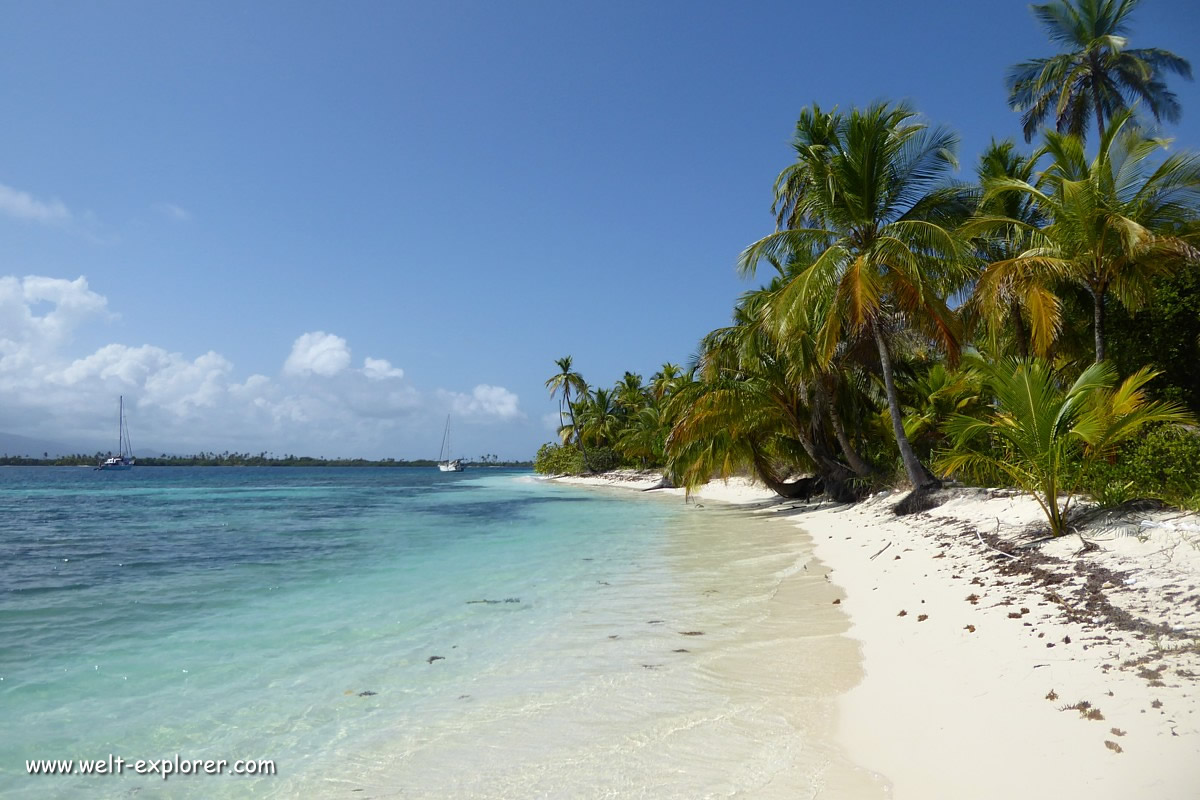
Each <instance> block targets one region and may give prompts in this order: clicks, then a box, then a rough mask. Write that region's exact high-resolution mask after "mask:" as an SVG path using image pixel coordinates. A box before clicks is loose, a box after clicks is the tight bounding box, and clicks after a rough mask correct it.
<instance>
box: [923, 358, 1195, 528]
mask: <svg viewBox="0 0 1200 800" xmlns="http://www.w3.org/2000/svg"><path fill="white" fill-rule="evenodd" d="M978 369H979V371H980V372H981V373H982V374H983V376H984V379H985V381H986V383H987V386H988V388H989V389H990V390H991V391H992V394H993V397H994V404H993V407H992V408H991V410H990V411H988V413H986V414H984V415H981V416H978V417H975V416H966V415H961V414H959V415H955V416H954V417H953V418H951V419H950V420H949V422H948V424H947V425H946V426H945V430H946V432H947V433H948V434H949V435H950V436H951V437H953V439H954V444H955V448H954V449H953V450H949V451H946V452H944V453H943V454H942V455H941V456H940V457H939V459H938V466H939V467H940V468H941V469H943V470H945V471H946V472H949V473H959V474H963V475H967V476H971V475H973V476H977V477H980V478H983V479H984V480H986V479H987V478H988V477H991V476H995V475H1003V476H1006V477H1007V478H1008V479H1009V480H1011V481H1012V483H1013V484H1014V485H1015V486H1018V487H1020V488H1021V489H1024V490H1025V491H1027V492H1029V493H1030V494H1032V495H1033V497H1034V498H1035V499H1036V500H1037V502H1038V505H1040V506H1041V507H1042V510H1043V511H1044V512H1045V514H1046V519H1047V521H1048V522H1049V523H1050V531H1051V534H1052V535H1055V536H1058V535H1061V534H1063V533H1065V532H1066V531H1067V515H1068V512H1069V511H1070V506H1071V503H1072V502H1073V500H1074V499H1075V498H1074V491H1075V487H1076V479H1077V477H1078V473H1079V472H1081V471H1083V470H1086V469H1087V467H1088V465H1089V463H1092V462H1095V461H1097V460H1099V459H1103V458H1107V457H1110V456H1111V455H1112V454H1113V453H1115V452H1116V449H1117V447H1118V446H1119V445H1120V444H1121V443H1123V442H1125V441H1128V440H1129V439H1130V438H1131V437H1133V436H1135V435H1137V434H1138V433H1139V432H1140V431H1141V430H1142V429H1143V428H1144V427H1145V426H1147V425H1150V424H1153V423H1179V422H1186V421H1188V419H1189V417H1188V415H1187V414H1186V413H1185V412H1184V411H1183V409H1182V408H1180V407H1179V406H1176V405H1172V404H1170V403H1162V402H1153V401H1151V400H1150V399H1149V398H1148V396H1147V395H1146V391H1145V385H1146V383H1148V382H1149V381H1150V380H1151V379H1152V378H1153V377H1154V375H1155V373H1154V372H1152V371H1150V370H1149V369H1143V370H1139V371H1138V372H1136V373H1135V374H1133V375H1130V376H1129V377H1128V378H1126V379H1125V380H1124V381H1123V382H1121V383H1120V385H1119V386H1116V387H1115V388H1114V385H1115V383H1116V379H1117V375H1116V370H1114V369H1113V368H1112V367H1111V366H1109V365H1107V364H1092V365H1091V366H1090V367H1088V368H1087V369H1085V370H1084V371H1083V373H1082V374H1081V375H1080V376H1079V377H1078V378H1077V379H1076V380H1075V381H1074V382H1073V383H1072V384H1071V385H1070V386H1069V387H1067V388H1065V389H1064V388H1063V387H1062V386H1061V385H1060V377H1059V376H1058V375H1056V374H1055V373H1054V371H1053V370H1052V369H1051V368H1050V366H1049V365H1048V364H1047V363H1046V362H1045V361H1042V360H1038V359H1004V360H1001V361H999V362H994V363H990V362H986V361H979V362H978Z"/></svg>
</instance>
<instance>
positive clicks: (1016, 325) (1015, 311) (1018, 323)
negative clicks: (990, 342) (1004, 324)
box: [1009, 300, 1029, 359]
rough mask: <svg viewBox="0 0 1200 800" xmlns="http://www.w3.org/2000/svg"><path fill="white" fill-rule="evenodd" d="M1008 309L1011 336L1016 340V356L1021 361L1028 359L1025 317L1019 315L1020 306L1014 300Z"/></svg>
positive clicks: (1027, 335)
mask: <svg viewBox="0 0 1200 800" xmlns="http://www.w3.org/2000/svg"><path fill="white" fill-rule="evenodd" d="M1009 308H1010V313H1011V314H1012V320H1013V335H1014V336H1016V339H1017V355H1019V356H1020V357H1021V358H1022V359H1025V358H1029V330H1028V329H1027V328H1026V327H1025V317H1024V316H1022V314H1021V304H1020V303H1018V302H1016V301H1015V300H1014V301H1013V302H1012V303H1011V304H1010V307H1009Z"/></svg>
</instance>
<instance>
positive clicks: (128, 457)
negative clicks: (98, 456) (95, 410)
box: [96, 395, 133, 470]
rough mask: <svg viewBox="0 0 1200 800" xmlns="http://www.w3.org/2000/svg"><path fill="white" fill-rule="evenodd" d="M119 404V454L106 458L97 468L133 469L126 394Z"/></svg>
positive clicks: (122, 396)
mask: <svg viewBox="0 0 1200 800" xmlns="http://www.w3.org/2000/svg"><path fill="white" fill-rule="evenodd" d="M118 402H119V405H118V406H117V408H118V411H117V454H116V455H115V456H110V457H109V458H106V459H104V460H103V461H101V462H100V464H99V465H98V466H97V467H96V469H107V470H119V469H133V445H131V444H130V443H129V426H128V425H127V424H126V423H125V396H124V395H121V399H120V400H119V401H118Z"/></svg>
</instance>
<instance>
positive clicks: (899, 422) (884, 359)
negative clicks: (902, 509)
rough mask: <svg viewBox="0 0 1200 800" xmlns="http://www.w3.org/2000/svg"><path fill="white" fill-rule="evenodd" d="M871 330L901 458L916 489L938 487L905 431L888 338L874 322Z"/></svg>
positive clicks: (935, 479)
mask: <svg viewBox="0 0 1200 800" xmlns="http://www.w3.org/2000/svg"><path fill="white" fill-rule="evenodd" d="M871 332H872V333H874V334H875V344H876V345H877V346H878V347H879V366H880V367H881V368H882V370H883V386H884V389H886V390H887V399H888V410H889V411H890V412H891V415H892V433H893V434H894V435H895V437H896V446H897V447H898V448H900V460H901V461H903V462H904V471H905V472H906V473H907V474H908V479H909V480H910V481H911V482H912V485H913V488H914V489H936V488H938V487H939V486H941V485H942V482H941V481H939V480H938V479H937V478H935V477H934V475H933V473H932V472H930V471H929V470H928V469H926V468H925V465H924V464H922V463H921V460H920V459H919V458H917V454H916V452H915V451H914V450H913V447H912V442H910V441H909V440H908V436H907V435H906V434H905V433H904V415H903V414H902V413H901V411H900V394H899V393H898V392H897V391H896V380H895V376H894V375H893V374H892V356H891V353H889V352H888V346H887V340H886V339H884V338H883V331H881V330H879V326H878V325H875V324H872V325H871Z"/></svg>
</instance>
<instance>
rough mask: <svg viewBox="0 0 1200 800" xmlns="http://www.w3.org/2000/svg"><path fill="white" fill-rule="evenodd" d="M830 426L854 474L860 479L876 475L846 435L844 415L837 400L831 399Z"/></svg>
mask: <svg viewBox="0 0 1200 800" xmlns="http://www.w3.org/2000/svg"><path fill="white" fill-rule="evenodd" d="M829 424H830V427H832V428H833V435H834V438H836V439H837V443H838V445H839V446H840V447H841V448H842V453H843V454H844V455H845V456H846V461H847V463H849V464H850V469H852V470H854V474H856V475H858V477H860V478H866V477H869V476H870V475H871V474H872V473H874V472H875V469H874V467H872V466H871V465H870V464H868V463H867V462H866V461H864V460H863V457H862V456H860V455H859V454H858V450H856V449H855V447H854V443H853V442H851V441H850V437H849V436H847V435H846V426H845V425H843V424H842V415H841V414H839V413H838V410H837V407H836V406H835V398H830V402H829Z"/></svg>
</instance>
